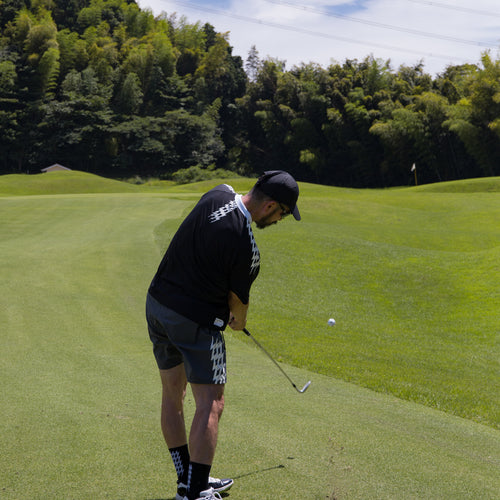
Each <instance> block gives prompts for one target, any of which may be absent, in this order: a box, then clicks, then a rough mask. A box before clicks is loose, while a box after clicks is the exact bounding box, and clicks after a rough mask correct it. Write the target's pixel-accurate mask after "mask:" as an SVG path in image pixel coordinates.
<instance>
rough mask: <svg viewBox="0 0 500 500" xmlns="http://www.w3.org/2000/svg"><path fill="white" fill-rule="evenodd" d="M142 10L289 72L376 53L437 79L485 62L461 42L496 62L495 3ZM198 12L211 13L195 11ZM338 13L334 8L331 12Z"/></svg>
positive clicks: (315, 0)
mask: <svg viewBox="0 0 500 500" xmlns="http://www.w3.org/2000/svg"><path fill="white" fill-rule="evenodd" d="M276 1H277V2H278V3H275V2H276ZM138 3H139V5H140V6H141V7H142V8H146V7H149V8H151V9H152V11H153V12H154V13H155V14H156V15H157V14H160V12H162V11H165V12H167V13H168V14H171V13H173V12H177V14H178V15H185V16H186V17H187V18H188V20H189V21H190V22H196V21H200V22H201V23H205V22H209V23H210V24H212V25H213V26H214V28H215V30H216V31H219V32H226V31H229V32H230V35H229V42H230V44H231V45H232V46H233V48H234V49H233V54H234V55H239V56H241V57H242V59H243V60H245V59H246V58H247V56H248V51H249V50H250V47H251V46H252V45H255V46H256V47H257V50H258V51H259V55H260V57H261V58H265V57H274V58H278V59H280V60H286V61H287V68H291V67H292V66H293V65H296V64H300V63H301V62H316V63H318V64H321V65H322V66H323V67H326V66H328V64H330V63H331V61H332V60H335V61H338V62H340V63H342V62H344V60H345V59H358V60H362V59H364V58H365V57H366V56H368V55H370V54H373V55H374V56H375V57H377V58H381V59H384V60H386V59H391V63H392V67H393V68H394V69H397V67H399V65H400V64H407V65H413V64H416V63H417V62H419V61H420V60H423V61H424V69H425V71H426V72H428V73H430V74H432V75H435V74H437V73H440V72H442V71H443V70H444V69H445V67H446V66H447V65H449V64H462V63H464V62H469V63H475V64H477V63H479V62H480V57H481V53H482V52H483V51H484V50H487V47H484V46H481V45H479V44H478V43H476V44H474V43H465V42H461V41H460V40H469V41H471V42H481V43H489V44H492V45H493V48H492V50H491V53H492V55H493V56H494V57H498V46H499V45H500V5H499V4H498V1H497V0H476V1H475V2H474V3H473V4H472V5H471V2H470V1H469V0H456V1H453V2H451V0H439V1H436V2H430V1H428V2H426V1H425V0H361V1H360V0H358V1H348V0H345V1H339V0H283V1H280V0H273V2H271V1H267V0H253V1H248V0H228V1H227V2H225V3H224V2H220V1H218V2H217V1H216V0H212V1H207V0H205V1H203V0H193V1H182V2H175V1H171V0H139V2H138ZM290 4H292V5H295V7H294V6H292V5H290ZM196 5H198V6H202V7H204V8H205V9H207V10H202V9H193V8H191V7H194V6H196ZM340 5H342V6H343V7H342V9H341V10H339V8H340V7H339V6H340ZM348 5H351V6H359V5H362V8H361V9H358V10H354V11H352V10H350V9H345V7H346V6H348ZM440 5H446V6H448V7H451V8H444V7H440ZM334 6H337V8H336V9H334V10H330V11H328V10H327V9H329V8H331V7H334ZM209 9H212V10H213V12H210V11H209ZM458 9H468V11H467V12H463V11H461V10H458ZM325 11H327V12H333V13H335V12H344V13H345V15H346V16H349V17H353V18H356V19H359V20H361V21H365V22H368V23H377V24H378V26H371V25H367V24H363V23H361V22H353V21H349V20H347V19H345V18H344V19H339V18H338V17H333V16H332V15H327V14H325V13H324V12H325ZM471 11H483V12H488V13H489V15H482V14H479V13H478V12H471ZM242 18H243V19H242ZM259 21H261V22H260V23H259ZM269 24H274V26H270V25H269ZM277 25H280V26H277ZM382 25H387V26H391V27H392V28H389V27H387V26H386V27H382ZM286 27H289V29H285V28H286ZM396 28H400V30H398V29H396ZM410 31H414V32H420V35H417V34H416V33H410ZM424 33H425V34H427V36H424ZM314 34H315V35H314ZM433 35H434V36H433ZM445 38H449V39H445ZM450 39H455V40H450Z"/></svg>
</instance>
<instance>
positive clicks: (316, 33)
mask: <svg viewBox="0 0 500 500" xmlns="http://www.w3.org/2000/svg"><path fill="white" fill-rule="evenodd" d="M173 3H176V4H179V5H183V6H185V7H187V8H189V9H193V10H199V11H202V12H209V13H211V14H216V15H219V16H225V17H231V18H233V19H237V20H239V21H244V22H247V23H253V24H259V25H261V26H269V27H271V28H277V29H280V30H285V31H293V32H295V33H302V34H305V35H310V36H315V37H320V38H327V39H330V40H337V41H341V42H346V43H354V44H358V45H363V46H365V47H377V48H380V49H387V50H391V51H394V50H395V51H398V52H406V53H408V54H413V55H417V56H419V57H423V56H426V57H432V58H436V59H444V60H447V61H450V60H456V61H461V62H467V60H466V59H464V58H461V57H457V56H447V55H443V54H437V53H432V52H421V51H417V50H412V49H404V48H402V47H396V46H394V45H386V44H382V43H377V42H373V41H370V42H364V41H361V40H358V39H355V38H348V37H342V36H337V35H331V34H329V33H321V32H319V31H312V30H308V29H305V28H298V27H295V26H289V25H286V24H280V23H274V22H271V21H263V20H261V19H257V18H255V17H249V16H242V15H239V14H233V13H230V12H227V11H225V10H220V9H215V8H213V7H206V6H204V5H198V4H194V3H192V2H184V1H181V0H174V1H173Z"/></svg>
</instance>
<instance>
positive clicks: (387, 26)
mask: <svg viewBox="0 0 500 500" xmlns="http://www.w3.org/2000/svg"><path fill="white" fill-rule="evenodd" d="M410 1H412V0H410ZM266 2H269V3H274V4H278V5H286V6H287V7H291V8H292V9H298V10H303V11H306V12H313V13H315V14H321V15H322V16H329V17H336V18H338V19H343V20H344V21H351V22H354V23H361V24H366V25H368V26H374V27H375V28H383V29H387V30H392V31H399V32H401V33H406V34H410V35H417V36H422V37H426V38H435V39H438V40H446V41H448V42H455V43H463V44H466V45H474V46H478V47H486V48H494V47H496V45H492V44H490V43H486V42H478V41H476V40H465V39H463V38H455V37H452V36H447V35H440V34H438V33H428V32H426V31H420V30H414V29H411V28H402V27H400V26H393V25H390V24H384V23H379V22H377V21H370V20H369V19H360V18H358V17H352V16H347V15H345V14H335V13H334V12H328V11H326V10H323V9H316V8H315V7H307V6H305V5H297V4H295V3H290V2H286V1H284V0H266Z"/></svg>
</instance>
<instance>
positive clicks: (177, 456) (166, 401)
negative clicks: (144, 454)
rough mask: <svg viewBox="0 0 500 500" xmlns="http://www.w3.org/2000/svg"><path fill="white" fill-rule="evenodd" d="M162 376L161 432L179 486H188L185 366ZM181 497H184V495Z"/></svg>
mask: <svg viewBox="0 0 500 500" xmlns="http://www.w3.org/2000/svg"><path fill="white" fill-rule="evenodd" d="M160 376H161V382H162V387H163V391H162V401H161V430H162V432H163V437H164V438H165V442H166V443H167V446H168V449H169V451H170V455H171V456H172V461H173V462H174V466H175V471H176V472H177V484H178V485H181V483H182V484H183V485H187V482H188V470H189V450H188V446H187V438H186V426H185V423H184V397H185V395H186V385H187V381H186V374H185V371H184V364H180V365H178V366H175V367H174V368H170V369H168V370H160ZM181 486H182V485H181ZM179 487H180V486H179ZM179 491H180V490H179ZM180 496H181V497H183V496H184V494H181V495H180Z"/></svg>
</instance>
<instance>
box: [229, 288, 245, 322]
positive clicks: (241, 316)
mask: <svg viewBox="0 0 500 500" xmlns="http://www.w3.org/2000/svg"><path fill="white" fill-rule="evenodd" d="M228 304H229V310H230V311H231V312H230V314H229V322H228V325H229V326H230V327H231V328H232V329H233V330H243V328H245V326H246V324H247V311H248V304H243V302H241V300H240V298H239V297H238V296H237V295H236V294H235V293H234V292H232V291H230V292H229V296H228Z"/></svg>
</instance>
